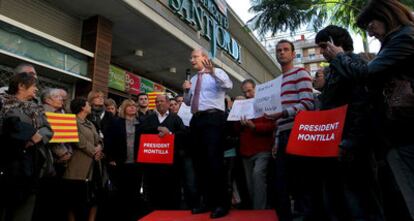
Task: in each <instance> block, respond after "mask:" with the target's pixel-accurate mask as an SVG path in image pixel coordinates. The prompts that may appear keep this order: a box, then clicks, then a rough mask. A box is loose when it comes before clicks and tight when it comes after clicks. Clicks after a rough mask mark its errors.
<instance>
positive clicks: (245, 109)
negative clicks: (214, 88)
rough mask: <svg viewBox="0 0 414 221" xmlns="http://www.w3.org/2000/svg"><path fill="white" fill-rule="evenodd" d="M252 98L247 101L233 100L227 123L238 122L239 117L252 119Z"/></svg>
mask: <svg viewBox="0 0 414 221" xmlns="http://www.w3.org/2000/svg"><path fill="white" fill-rule="evenodd" d="M253 104H254V98H252V99H247V100H235V101H234V103H233V106H232V108H231V111H230V114H229V116H228V118H227V121H240V118H241V117H246V119H254V118H255V113H254V105H253Z"/></svg>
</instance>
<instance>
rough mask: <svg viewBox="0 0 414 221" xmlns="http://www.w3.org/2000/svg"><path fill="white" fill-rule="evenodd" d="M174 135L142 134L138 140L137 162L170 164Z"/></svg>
mask: <svg viewBox="0 0 414 221" xmlns="http://www.w3.org/2000/svg"><path fill="white" fill-rule="evenodd" d="M173 159H174V135H165V136H163V137H160V136H159V135H158V134H142V135H141V139H140V142H139V151H138V157H137V162H138V163H155V164H172V163H173Z"/></svg>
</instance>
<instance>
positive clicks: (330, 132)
mask: <svg viewBox="0 0 414 221" xmlns="http://www.w3.org/2000/svg"><path fill="white" fill-rule="evenodd" d="M347 107H348V106H347V105H345V106H342V107H339V108H336V109H332V110H325V111H300V112H299V113H298V114H297V115H296V118H295V122H294V125H293V128H292V132H291V134H290V137H289V142H288V146H287V148H286V152H287V153H288V154H293V155H300V156H309V157H338V153H339V143H340V142H341V139H342V130H343V127H344V123H345V116H346V111H347Z"/></svg>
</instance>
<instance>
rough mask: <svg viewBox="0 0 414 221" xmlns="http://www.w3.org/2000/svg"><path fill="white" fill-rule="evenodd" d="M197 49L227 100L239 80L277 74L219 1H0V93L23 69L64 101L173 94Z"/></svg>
mask: <svg viewBox="0 0 414 221" xmlns="http://www.w3.org/2000/svg"><path fill="white" fill-rule="evenodd" d="M200 47H203V48H205V49H207V50H208V51H209V52H210V54H211V55H212V57H213V63H214V64H215V65H216V66H217V67H221V68H222V69H224V70H225V71H226V72H227V73H228V74H229V76H231V78H232V80H233V82H234V83H235V85H234V89H233V90H232V91H231V92H230V94H231V95H238V94H239V93H240V90H239V86H240V82H241V81H243V80H244V79H246V78H253V79H254V80H256V81H257V82H259V83H261V82H265V81H268V80H271V79H273V78H275V77H277V76H278V75H279V74H280V69H279V68H278V66H277V65H276V61H275V60H274V59H273V58H272V57H271V56H270V55H269V54H268V53H267V52H266V50H265V48H264V47H263V46H262V45H261V44H260V42H259V41H258V40H257V39H256V38H255V37H254V35H253V33H252V32H251V31H250V30H249V29H248V28H246V27H245V25H244V23H243V22H242V21H241V20H240V19H239V18H238V17H237V15H236V14H235V12H234V11H232V10H231V8H229V7H228V6H227V3H226V2H225V1H224V0H99V1H98V0H0V61H1V62H0V84H1V85H0V86H3V85H5V84H7V79H8V77H9V76H10V75H11V73H12V69H13V67H15V66H16V65H17V64H19V63H22V62H26V63H31V64H34V65H35V67H36V69H37V71H38V74H39V79H40V81H41V85H42V86H43V87H45V86H51V87H62V88H65V89H66V90H68V91H69V92H70V93H71V94H72V96H75V95H85V94H86V93H87V92H89V91H90V90H91V89H98V90H102V91H104V92H105V93H108V94H109V95H108V96H110V97H113V98H116V99H118V100H119V99H121V98H122V97H130V96H134V94H137V93H139V92H141V91H145V92H151V91H170V92H172V93H180V92H181V85H182V82H183V81H184V80H185V79H186V72H187V70H188V69H189V68H190V67H191V65H190V61H189V57H190V53H191V51H192V50H193V49H194V48H200Z"/></svg>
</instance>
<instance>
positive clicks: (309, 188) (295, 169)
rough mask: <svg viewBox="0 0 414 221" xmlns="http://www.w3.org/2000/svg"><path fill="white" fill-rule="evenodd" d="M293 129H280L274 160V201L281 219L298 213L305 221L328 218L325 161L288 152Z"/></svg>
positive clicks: (289, 217) (283, 219)
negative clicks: (324, 181)
mask: <svg viewBox="0 0 414 221" xmlns="http://www.w3.org/2000/svg"><path fill="white" fill-rule="evenodd" d="M290 132H291V131H290V130H288V131H283V132H280V134H279V140H278V141H279V143H278V151H277V156H276V159H275V160H274V164H275V166H274V171H275V172H274V177H273V178H272V180H273V182H272V183H273V186H274V190H273V192H272V191H271V193H272V194H274V199H273V204H274V206H275V209H276V213H277V215H278V217H279V220H281V221H291V220H293V214H292V205H291V199H293V200H294V205H293V208H294V211H295V215H296V216H299V217H301V220H306V221H311V220H312V221H313V220H315V221H316V220H317V221H322V220H326V218H325V215H324V213H325V212H324V211H323V176H324V173H325V171H324V170H325V167H324V164H326V161H325V160H321V159H315V158H308V157H300V156H293V155H289V154H286V147H287V143H288V140H289V136H290Z"/></svg>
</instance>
